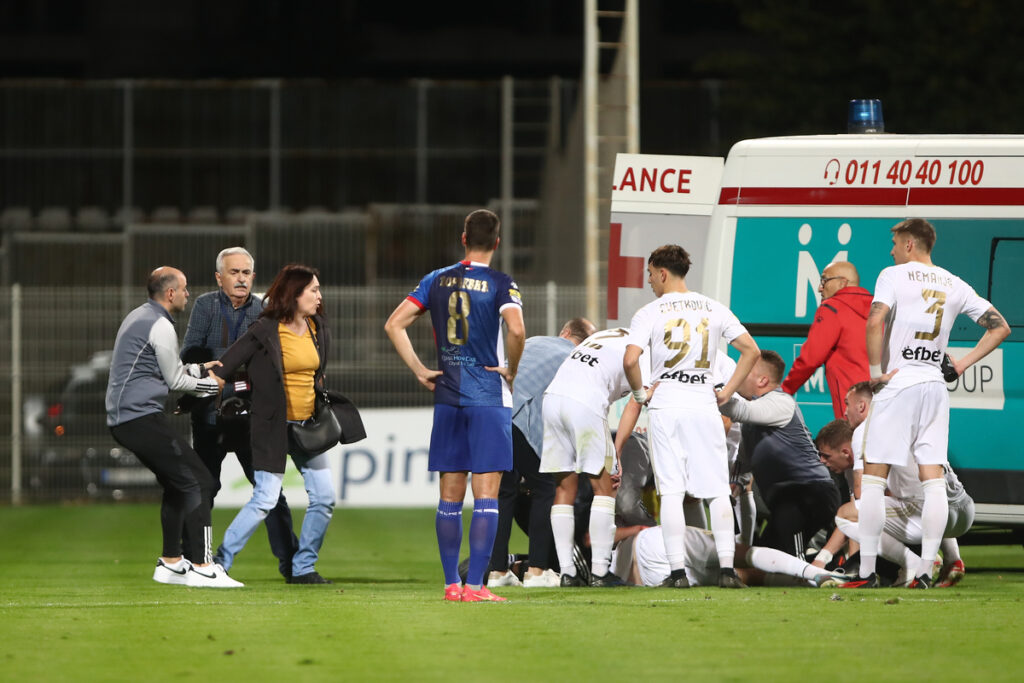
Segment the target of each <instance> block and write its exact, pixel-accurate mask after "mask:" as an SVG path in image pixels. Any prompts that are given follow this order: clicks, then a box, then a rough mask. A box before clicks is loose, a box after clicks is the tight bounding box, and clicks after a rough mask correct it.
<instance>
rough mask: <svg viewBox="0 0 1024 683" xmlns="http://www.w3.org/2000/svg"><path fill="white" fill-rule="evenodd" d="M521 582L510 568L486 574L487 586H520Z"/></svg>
mask: <svg viewBox="0 0 1024 683" xmlns="http://www.w3.org/2000/svg"><path fill="white" fill-rule="evenodd" d="M522 585H523V583H522V582H521V581H520V580H519V577H518V576H516V575H515V574H513V573H512V570H511V569H510V570H508V571H506V572H491V573H490V574H488V575H487V587H488V588H498V587H500V586H522Z"/></svg>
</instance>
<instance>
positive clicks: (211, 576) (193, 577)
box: [185, 563, 245, 588]
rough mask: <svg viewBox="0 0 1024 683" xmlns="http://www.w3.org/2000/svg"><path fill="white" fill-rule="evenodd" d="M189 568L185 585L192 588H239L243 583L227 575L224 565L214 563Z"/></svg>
mask: <svg viewBox="0 0 1024 683" xmlns="http://www.w3.org/2000/svg"><path fill="white" fill-rule="evenodd" d="M189 569H190V570H191V571H189V573H188V575H187V578H188V581H187V583H186V584H185V585H187V586H192V587H193V588H241V587H242V586H244V585H245V584H244V583H242V582H241V581H235V580H234V579H232V578H231V577H230V576H228V573H227V572H226V571H224V567H222V566H220V565H219V564H216V563H214V564H208V565H206V566H205V567H197V566H195V565H192V566H191V567H190V568H189Z"/></svg>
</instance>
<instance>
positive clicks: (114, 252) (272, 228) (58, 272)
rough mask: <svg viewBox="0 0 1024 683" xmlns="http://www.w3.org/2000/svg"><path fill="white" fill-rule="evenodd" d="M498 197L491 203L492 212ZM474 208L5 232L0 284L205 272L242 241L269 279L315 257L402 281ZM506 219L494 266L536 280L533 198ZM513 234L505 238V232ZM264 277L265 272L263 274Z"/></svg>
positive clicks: (447, 244)
mask: <svg viewBox="0 0 1024 683" xmlns="http://www.w3.org/2000/svg"><path fill="white" fill-rule="evenodd" d="M498 204H499V202H495V203H493V204H492V205H491V206H492V208H494V209H495V210H497V209H498V208H499V207H498ZM476 208H479V207H478V206H460V205H440V206H438V205H431V206H424V205H418V204H400V205H393V204H372V205H370V206H369V207H368V208H367V210H365V211H348V212H344V213H333V214H332V213H326V212H316V213H307V214H304V215H286V214H278V213H272V212H270V213H252V214H249V215H248V216H247V220H246V223H245V224H244V225H184V224H182V225H162V224H147V223H138V224H130V225H128V226H127V227H126V228H125V230H124V231H122V232H117V233H107V234H96V235H84V234H81V233H74V232H70V233H41V232H24V233H14V234H10V235H8V236H7V240H6V242H5V248H4V250H3V253H2V256H0V284H4V285H10V284H14V283H20V284H22V285H25V286H68V287H71V286H74V287H83V286H104V285H123V286H124V287H125V288H126V289H132V288H134V287H137V286H138V284H139V283H141V282H144V281H145V278H146V275H147V274H148V273H149V272H150V271H151V270H152V269H153V268H154V267H155V266H158V265H161V264H164V265H174V266H176V267H178V268H181V269H182V270H183V271H184V272H185V274H186V275H187V276H189V278H190V279H191V280H194V281H198V282H202V281H204V280H208V279H212V277H213V275H212V273H213V262H214V256H216V254H217V252H219V251H220V250H221V249H223V248H224V247H228V246H234V245H242V246H245V247H246V248H247V249H249V250H250V251H251V252H253V254H255V255H256V258H257V264H256V265H257V272H258V273H259V274H260V275H261V276H264V277H267V278H270V277H271V276H272V275H273V274H274V273H276V272H277V271H278V270H279V269H280V268H281V266H283V265H284V264H286V263H291V262H306V263H310V264H315V265H316V266H317V267H318V268H319V269H320V270H321V272H323V273H324V275H325V277H324V281H325V282H326V283H330V284H333V285H358V284H369V285H373V284H378V283H387V282H396V283H399V282H401V283H404V282H407V281H408V280H409V278H410V277H415V276H416V274H418V273H423V272H427V271H429V270H431V269H433V268H435V267H437V264H439V263H444V262H446V261H453V260H455V259H456V258H459V257H461V254H462V248H461V246H460V243H459V234H460V230H461V227H462V224H463V220H464V219H465V217H466V214H468V213H469V212H470V211H472V210H474V209H476ZM510 212H511V216H510V218H511V219H513V220H510V221H509V223H511V224H513V225H514V226H515V236H516V238H521V240H522V242H521V244H519V245H518V246H513V241H512V239H507V240H506V239H503V241H502V245H503V246H502V248H501V249H500V250H499V252H498V254H499V255H498V258H499V260H502V259H503V257H504V256H505V254H506V253H507V254H509V255H510V256H511V261H510V262H509V263H508V264H506V263H505V262H504V261H502V263H501V264H495V265H501V266H503V267H505V268H507V269H508V270H509V271H511V272H513V273H516V275H517V277H520V278H521V279H522V280H524V281H526V282H531V281H534V282H535V281H537V278H538V273H539V270H540V266H541V265H542V261H541V259H542V258H543V256H544V253H543V251H542V250H540V249H538V248H537V246H536V241H537V240H536V238H535V234H536V230H537V228H536V221H537V215H538V212H537V202H536V201H534V200H517V201H515V202H513V203H512V204H511V206H510ZM506 237H511V236H506ZM267 282H268V283H269V279H268V280H267Z"/></svg>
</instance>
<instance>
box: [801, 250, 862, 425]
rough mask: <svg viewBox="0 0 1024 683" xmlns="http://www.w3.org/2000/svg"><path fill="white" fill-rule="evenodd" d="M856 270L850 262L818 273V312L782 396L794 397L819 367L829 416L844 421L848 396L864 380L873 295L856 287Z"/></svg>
mask: <svg viewBox="0 0 1024 683" xmlns="http://www.w3.org/2000/svg"><path fill="white" fill-rule="evenodd" d="M859 285H860V277H859V276H858V275H857V269H856V268H855V267H854V265H853V264H852V263H850V262H849V261H835V262H834V263H830V264H828V266H826V267H825V270H824V271H822V273H821V284H820V285H818V291H819V292H820V293H821V306H819V307H818V310H817V311H816V312H815V314H814V322H813V323H811V329H810V330H809V331H808V333H807V341H805V342H804V343H803V346H801V348H800V356H799V357H798V358H797V359H796V360H795V361H794V362H793V367H792V368H790V370H789V375H788V376H787V377H786V380H785V381H784V382H783V383H782V390H783V391H785V392H786V393H787V394H795V393H796V392H797V390H798V389H800V387H801V386H803V384H804V382H806V381H807V380H808V378H809V377H810V376H811V375H812V374H814V371H815V370H817V369H818V368H819V367H821V366H822V365H824V366H825V381H827V382H828V388H829V391H830V392H831V394H832V410H833V412H834V413H835V416H836V417H837V418H841V417H843V416H844V414H845V412H846V410H845V407H844V399H845V398H846V392H847V390H848V389H849V388H850V387H851V386H853V385H854V384H856V383H857V382H862V381H865V380H867V379H868V352H867V347H866V346H865V341H864V340H865V327H866V325H867V319H868V311H869V310H870V309H871V292H869V291H868V290H866V289H864V288H863V287H860V286H859Z"/></svg>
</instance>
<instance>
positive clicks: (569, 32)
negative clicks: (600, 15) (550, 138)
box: [0, 0, 1024, 153]
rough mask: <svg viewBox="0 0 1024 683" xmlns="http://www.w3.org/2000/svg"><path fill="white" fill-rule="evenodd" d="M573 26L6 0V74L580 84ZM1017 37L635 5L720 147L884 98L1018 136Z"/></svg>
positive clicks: (944, 27)
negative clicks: (713, 90)
mask: <svg viewBox="0 0 1024 683" xmlns="http://www.w3.org/2000/svg"><path fill="white" fill-rule="evenodd" d="M614 4H616V3H609V2H608V1H607V0H605V1H603V2H602V3H600V5H601V7H602V8H606V7H608V8H610V7H612V6H613V5H614ZM582 15H583V3H582V0H565V1H553V0H551V1H545V0H515V1H514V2H475V3H468V2H418V3H394V2H386V1H381V0H377V1H371V0H334V1H328V2H285V1H283V0H191V1H181V2H173V3H172V2H159V1H157V0H135V1H132V2H127V1H124V0H93V1H88V0H35V1H33V0H5V2H2V3H0V77H4V78H37V77H46V78H51V77H56V78H70V79H108V78H121V77H131V78H172V79H206V78H218V79H219V78H223V79H241V78H262V77H280V78H324V79H343V80H347V79H359V78H374V79H404V78H410V77H427V78H439V79H441V78H449V79H450V78H494V77H500V76H503V75H511V76H516V77H519V78H529V77H547V76H551V75H560V76H564V77H567V78H578V77H579V74H580V70H581V63H582V50H583V41H582V33H583V28H582V25H583V22H582ZM1022 28H1024V12H1021V11H1019V7H1018V5H1017V4H1016V3H1013V2H1009V1H1003V2H1001V1H999V0H933V1H930V2H915V3H910V2H884V1H882V0H854V1H851V2H840V3H821V2H812V1H811V0H753V1H749V2H743V1H741V0H696V1H686V2H684V1H682V0H641V2H640V64H641V76H642V81H643V82H644V83H645V84H650V83H657V82H662V81H664V82H672V81H692V80H705V79H720V80H721V81H722V82H723V84H724V87H723V90H722V92H723V95H722V102H721V107H722V115H723V117H724V120H726V121H727V122H729V126H728V131H727V136H726V137H727V139H726V140H723V143H731V142H733V141H735V140H737V139H740V138H744V137H751V136H758V135H778V134H789V133H810V132H813V133H831V132H842V130H843V128H844V126H845V117H846V103H847V101H848V100H849V99H850V98H853V97H878V98H880V99H882V100H883V103H884V107H885V115H886V122H887V130H889V131H891V132H905V133H993V132H1020V131H1021V126H1020V124H1019V121H1020V119H1021V115H1020V111H1021V106H1022V104H1024V101H1022V100H1024V97H1022V96H1021V94H1020V88H1019V87H1018V83H1019V81H1020V77H1021V76H1022V75H1024V60H1021V59H1020V58H1019V57H1018V55H1017V49H1016V45H1017V43H1018V42H1019V39H1020V37H1021V35H1022V30H1021V29H1022ZM642 134H643V133H642ZM644 151H645V152H658V151H684V152H685V151H687V150H658V149H646V145H645V149H644ZM720 151H721V153H724V152H725V151H727V146H726V149H723V150H720Z"/></svg>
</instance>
